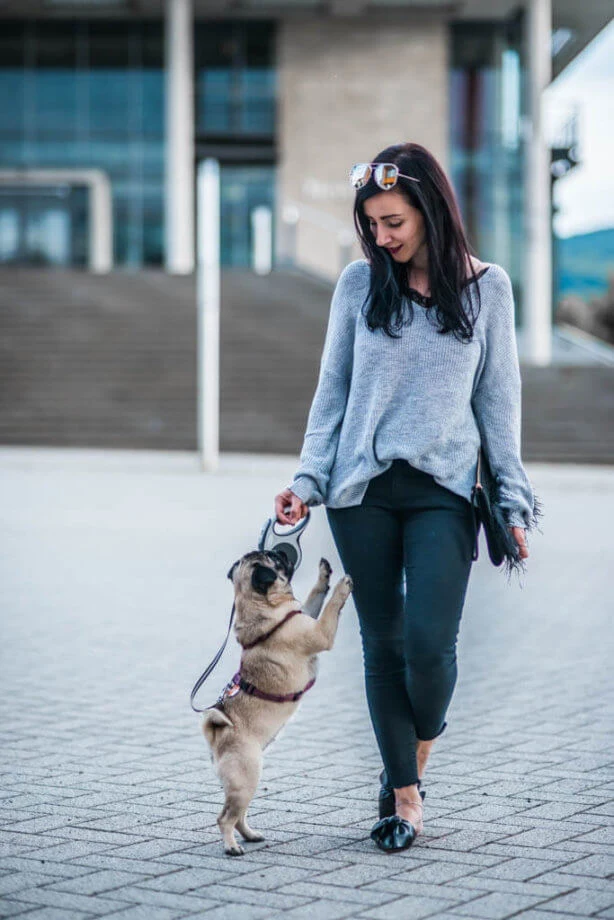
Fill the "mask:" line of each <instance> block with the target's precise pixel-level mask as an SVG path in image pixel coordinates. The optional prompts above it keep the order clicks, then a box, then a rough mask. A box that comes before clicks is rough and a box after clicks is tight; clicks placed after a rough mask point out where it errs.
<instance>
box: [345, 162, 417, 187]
mask: <svg viewBox="0 0 614 920" xmlns="http://www.w3.org/2000/svg"><path fill="white" fill-rule="evenodd" d="M399 176H401V178H402V179H410V180H411V182H419V181H420V179H414V177H413V176H406V175H405V174H404V173H401V172H399V167H398V166H396V165H395V164H394V163H355V164H354V166H352V168H351V170H350V184H351V186H352V187H353V188H355V189H359V188H364V187H365V185H366V184H367V182H368V181H369V179H371V178H373V181H374V182H375V184H376V185H377V186H378V188H381V189H382V190H383V191H384V192H387V191H389V190H390V189H391V188H394V187H395V185H396V184H397V181H398V179H399Z"/></svg>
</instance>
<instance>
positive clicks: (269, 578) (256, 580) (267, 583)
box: [252, 563, 277, 595]
mask: <svg viewBox="0 0 614 920" xmlns="http://www.w3.org/2000/svg"><path fill="white" fill-rule="evenodd" d="M276 581H277V572H276V571H275V570H274V569H272V568H271V567H270V566H268V565H260V563H257V564H256V565H255V566H254V569H253V571H252V588H253V589H254V591H256V592H257V593H258V594H262V595H266V593H267V591H268V590H269V588H270V587H271V585H272V584H274V583H275V582H276Z"/></svg>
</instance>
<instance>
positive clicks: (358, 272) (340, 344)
mask: <svg viewBox="0 0 614 920" xmlns="http://www.w3.org/2000/svg"><path fill="white" fill-rule="evenodd" d="M359 266H362V268H359ZM365 268H368V263H366V262H363V261H358V262H352V263H351V264H350V265H348V266H346V268H345V269H344V270H343V272H342V273H341V275H340V276H339V280H338V281H337V284H336V287H335V290H334V293H333V297H332V301H331V308H330V313H329V317H328V327H327V330H326V338H325V340H324V348H323V351H322V357H321V360H320V373H319V378H318V383H317V386H316V391H315V394H314V397H313V400H312V403H311V408H310V410H309V417H308V419H307V428H306V431H305V437H304V440H303V447H302V450H301V455H300V466H299V468H298V470H297V471H296V473H295V475H294V480H293V482H292V483H290V485H289V486H288V488H289V489H291V490H292V491H293V492H294V494H295V495H298V497H299V498H300V499H301V501H303V502H304V503H305V504H306V505H320V504H322V503H323V502H324V501H325V500H326V492H327V486H328V480H329V477H330V471H331V469H332V465H333V461H334V459H335V454H336V452H337V445H338V443H339V435H340V432H341V423H342V422H343V417H344V415H345V408H346V405H347V397H348V392H349V388H350V380H351V377H352V362H353V351H354V327H355V322H356V317H355V311H353V310H352V304H355V303H356V293H357V287H359V286H362V285H361V279H363V278H364V277H365V274H364V269H365ZM365 290H366V289H365Z"/></svg>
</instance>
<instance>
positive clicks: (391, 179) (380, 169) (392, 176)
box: [375, 163, 399, 189]
mask: <svg viewBox="0 0 614 920" xmlns="http://www.w3.org/2000/svg"><path fill="white" fill-rule="evenodd" d="M398 176H399V170H398V169H397V167H396V166H395V165H394V164H393V163H380V165H379V166H376V167H375V181H376V182H377V184H378V185H379V187H380V188H383V189H389V188H394V186H395V185H396V184H397V178H398Z"/></svg>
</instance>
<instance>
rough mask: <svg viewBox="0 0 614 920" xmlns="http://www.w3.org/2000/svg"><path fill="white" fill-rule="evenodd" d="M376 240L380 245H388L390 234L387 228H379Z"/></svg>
mask: <svg viewBox="0 0 614 920" xmlns="http://www.w3.org/2000/svg"><path fill="white" fill-rule="evenodd" d="M375 242H376V243H377V245H378V246H386V245H387V244H388V243H389V242H390V234H389V233H388V231H387V230H385V229H382V231H381V232H380V231H379V230H378V231H377V236H376V238H375Z"/></svg>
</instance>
